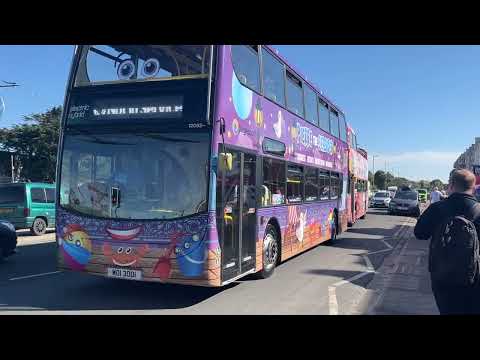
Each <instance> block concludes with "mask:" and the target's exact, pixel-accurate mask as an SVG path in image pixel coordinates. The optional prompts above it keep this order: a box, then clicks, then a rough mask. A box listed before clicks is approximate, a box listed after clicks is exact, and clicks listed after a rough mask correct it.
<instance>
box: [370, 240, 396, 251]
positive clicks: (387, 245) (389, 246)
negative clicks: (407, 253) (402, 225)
mask: <svg viewBox="0 0 480 360" xmlns="http://www.w3.org/2000/svg"><path fill="white" fill-rule="evenodd" d="M380 241H381V242H383V243H384V244H385V246H386V247H388V248H389V249H393V246H392V245H390V244H389V243H387V242H386V241H385V240H380ZM370 254H371V253H370Z"/></svg>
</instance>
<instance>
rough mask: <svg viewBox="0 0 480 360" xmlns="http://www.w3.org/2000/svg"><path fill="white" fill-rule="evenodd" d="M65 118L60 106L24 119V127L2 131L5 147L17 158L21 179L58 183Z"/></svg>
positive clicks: (16, 126) (1, 135)
mask: <svg viewBox="0 0 480 360" xmlns="http://www.w3.org/2000/svg"><path fill="white" fill-rule="evenodd" d="M61 114H62V108H61V107H60V106H56V107H52V108H51V109H49V110H47V111H46V112H44V113H39V114H32V115H28V116H24V118H23V121H24V122H25V123H24V124H21V125H15V126H14V127H12V128H4V129H0V143H1V144H2V147H3V148H4V149H5V150H9V151H12V152H14V153H15V154H16V159H17V161H16V164H15V168H16V169H17V174H16V176H17V179H18V178H19V177H21V178H22V179H23V180H26V181H41V182H53V181H55V167H56V160H57V144H58V136H59V127H60V117H61ZM20 169H21V175H20V174H19V173H18V170H20Z"/></svg>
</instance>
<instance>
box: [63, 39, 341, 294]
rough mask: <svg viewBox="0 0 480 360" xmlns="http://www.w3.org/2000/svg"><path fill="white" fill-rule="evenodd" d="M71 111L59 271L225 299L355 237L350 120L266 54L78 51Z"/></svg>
mask: <svg viewBox="0 0 480 360" xmlns="http://www.w3.org/2000/svg"><path fill="white" fill-rule="evenodd" d="M64 109H65V110H64V114H63V116H62V124H61V135H60V142H59V155H58V164H57V179H58V181H57V186H58V188H57V190H58V191H57V196H58V198H57V200H56V202H57V212H56V217H57V231H56V238H57V247H58V252H57V259H58V260H57V261H58V267H59V268H60V269H62V270H72V271H83V272H87V273H90V274H95V275H101V276H106V277H111V278H121V279H131V280H141V281H159V282H169V283H180V284H191V285H201V286H222V285H225V284H227V283H229V282H232V281H235V280H236V279H238V278H240V277H242V276H245V275H247V274H251V273H257V275H258V277H262V278H266V277H269V276H270V275H271V274H272V273H273V271H274V269H275V266H276V265H277V264H278V263H279V262H281V261H283V260H285V259H288V258H290V257H292V256H294V255H296V254H298V253H300V252H302V251H305V250H307V249H309V248H312V247H313V246H315V245H317V244H319V243H321V242H324V241H326V240H335V238H336V236H337V235H338V234H339V233H341V232H342V231H344V230H346V228H347V223H348V219H347V218H348V214H347V185H348V181H349V178H350V177H349V167H348V164H349V160H348V159H349V153H348V144H347V124H346V121H345V116H344V113H343V112H342V111H341V110H340V108H339V107H338V106H336V105H335V104H334V103H332V102H331V101H330V100H329V99H327V98H326V97H325V96H323V95H322V93H321V92H320V91H319V90H318V89H317V88H316V87H315V86H313V85H312V84H311V83H309V82H308V81H306V80H305V77H303V76H302V75H301V74H300V73H299V72H298V71H296V70H295V69H294V68H293V67H292V66H290V65H289V64H288V63H287V62H286V61H285V59H283V58H282V57H281V56H279V54H278V52H277V51H275V50H274V49H273V48H271V47H269V46H262V45H233V46H230V45H221V46H210V45H195V46H193V45H105V46H100V45H95V46H77V47H76V48H75V54H74V58H73V63H72V69H71V73H70V76H69V82H68V86H67V92H66V97H65V103H64Z"/></svg>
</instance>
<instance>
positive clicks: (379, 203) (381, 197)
mask: <svg viewBox="0 0 480 360" xmlns="http://www.w3.org/2000/svg"><path fill="white" fill-rule="evenodd" d="M390 200H391V198H390V192H388V191H377V192H376V193H375V195H373V198H372V199H371V200H370V207H373V208H376V207H382V208H388V204H389V203H390Z"/></svg>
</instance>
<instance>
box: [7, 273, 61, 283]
mask: <svg viewBox="0 0 480 360" xmlns="http://www.w3.org/2000/svg"><path fill="white" fill-rule="evenodd" d="M58 273H61V271H51V272H46V273H42V274H35V275H27V276H20V277H16V278H11V279H8V280H10V281H13V280H23V279H29V278H34V277H38V276H44V275H51V274H58Z"/></svg>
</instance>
